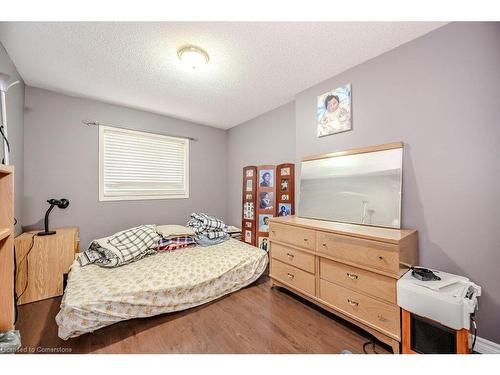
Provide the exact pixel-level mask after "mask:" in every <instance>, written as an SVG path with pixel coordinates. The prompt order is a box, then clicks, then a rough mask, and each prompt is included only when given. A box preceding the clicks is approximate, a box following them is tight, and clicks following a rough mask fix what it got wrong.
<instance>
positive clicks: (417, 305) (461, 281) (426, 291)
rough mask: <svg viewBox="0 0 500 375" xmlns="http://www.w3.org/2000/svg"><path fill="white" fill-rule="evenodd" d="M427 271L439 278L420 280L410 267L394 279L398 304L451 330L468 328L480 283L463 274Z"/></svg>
mask: <svg viewBox="0 0 500 375" xmlns="http://www.w3.org/2000/svg"><path fill="white" fill-rule="evenodd" d="M431 271H432V272H433V273H434V274H435V275H436V276H438V277H439V278H440V279H439V280H427V281H423V280H420V279H417V278H416V277H415V276H413V275H412V270H411V269H410V270H409V271H408V272H406V273H405V274H404V275H403V277H401V278H400V279H399V280H398V282H397V298H398V305H399V306H400V307H401V308H403V309H405V310H407V311H409V312H411V313H413V314H416V315H418V316H421V317H425V318H428V319H431V320H433V321H435V322H438V323H440V324H442V325H444V326H446V327H449V328H452V329H454V330H460V329H467V330H469V328H470V314H473V313H474V312H475V310H476V308H477V297H479V296H480V295H481V287H480V286H478V285H476V284H474V283H473V282H471V281H470V280H469V279H468V278H466V277H463V276H457V275H453V274H451V273H446V272H440V271H436V270H431Z"/></svg>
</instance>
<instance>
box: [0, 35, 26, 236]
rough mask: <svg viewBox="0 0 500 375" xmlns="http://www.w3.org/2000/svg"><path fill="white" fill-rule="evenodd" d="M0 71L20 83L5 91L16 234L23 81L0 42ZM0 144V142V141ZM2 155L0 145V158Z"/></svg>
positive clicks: (21, 181)
mask: <svg viewBox="0 0 500 375" xmlns="http://www.w3.org/2000/svg"><path fill="white" fill-rule="evenodd" d="M0 73H5V74H8V75H9V76H10V77H11V78H12V79H14V80H20V81H21V83H20V84H18V85H16V86H12V87H11V88H10V89H9V91H8V92H7V96H6V102H7V122H8V133H9V134H8V136H9V144H10V147H11V152H10V164H11V165H14V168H15V173H14V190H15V191H14V217H15V218H16V219H17V225H16V227H15V231H16V234H19V233H21V231H22V220H21V215H22V201H23V195H24V141H23V138H24V118H23V117H24V82H23V81H22V78H21V76H20V75H19V73H18V72H17V70H16V67H15V66H14V64H13V63H12V61H11V60H10V58H9V55H8V54H7V52H6V51H5V49H4V47H3V45H2V44H1V43H0ZM0 145H1V142H0ZM2 157H3V153H2V148H1V146H0V159H1V158H2Z"/></svg>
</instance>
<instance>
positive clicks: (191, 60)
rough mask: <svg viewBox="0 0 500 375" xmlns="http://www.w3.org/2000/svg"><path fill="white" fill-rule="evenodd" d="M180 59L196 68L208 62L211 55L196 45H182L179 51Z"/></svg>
mask: <svg viewBox="0 0 500 375" xmlns="http://www.w3.org/2000/svg"><path fill="white" fill-rule="evenodd" d="M177 56H179V59H180V60H181V61H182V62H183V63H184V64H186V65H188V66H189V67H191V68H193V69H196V68H199V67H201V66H203V65H205V64H208V61H209V59H210V58H209V56H208V53H206V52H205V51H204V50H202V49H201V48H199V47H195V46H186V47H182V48H180V49H179V50H178V51H177Z"/></svg>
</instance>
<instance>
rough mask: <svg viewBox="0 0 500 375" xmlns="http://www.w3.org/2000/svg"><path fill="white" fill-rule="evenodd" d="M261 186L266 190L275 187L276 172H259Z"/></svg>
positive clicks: (263, 170) (265, 170)
mask: <svg viewBox="0 0 500 375" xmlns="http://www.w3.org/2000/svg"><path fill="white" fill-rule="evenodd" d="M258 183H259V186H260V187H264V188H272V187H274V170H273V169H261V170H260V171H259V182H258Z"/></svg>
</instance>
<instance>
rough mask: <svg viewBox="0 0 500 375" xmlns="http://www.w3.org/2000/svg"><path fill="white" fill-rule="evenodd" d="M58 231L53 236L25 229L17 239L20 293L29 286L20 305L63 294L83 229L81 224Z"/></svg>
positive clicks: (17, 283) (17, 280)
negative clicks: (40, 234) (65, 280)
mask: <svg viewBox="0 0 500 375" xmlns="http://www.w3.org/2000/svg"><path fill="white" fill-rule="evenodd" d="M55 231H56V234H54V235H51V236H37V235H36V233H37V232H38V231H31V232H25V233H23V234H21V235H19V236H18V237H16V238H15V240H14V246H15V251H16V265H17V277H16V293H17V295H18V296H20V295H21V293H23V290H24V289H25V288H26V291H25V292H24V293H23V294H22V296H21V298H20V299H19V301H18V304H19V305H23V304H25V303H30V302H35V301H40V300H43V299H46V298H51V297H56V296H60V295H62V294H63V279H64V274H66V273H67V272H69V267H70V266H71V264H72V263H73V260H74V259H75V254H76V253H77V252H78V251H79V231H78V228H77V227H71V228H56V229H55ZM32 244H33V247H32V249H31V252H30V253H29V255H28V256H26V254H27V252H28V251H29V249H30V247H31V245H32ZM26 280H27V281H28V284H27V287H26Z"/></svg>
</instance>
